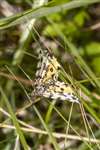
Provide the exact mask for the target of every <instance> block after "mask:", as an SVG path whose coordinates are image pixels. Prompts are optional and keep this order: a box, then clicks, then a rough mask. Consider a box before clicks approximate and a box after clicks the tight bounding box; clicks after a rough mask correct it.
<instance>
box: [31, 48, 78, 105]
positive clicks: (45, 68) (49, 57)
mask: <svg viewBox="0 0 100 150" xmlns="http://www.w3.org/2000/svg"><path fill="white" fill-rule="evenodd" d="M60 70H61V65H60V64H59V63H58V61H57V59H56V58H55V57H54V55H53V54H52V53H51V51H49V50H39V62H38V65H37V71H36V79H35V83H34V90H33V92H32V97H36V96H40V97H46V98H50V99H59V100H68V101H70V102H76V103H79V99H78V97H77V96H76V95H75V93H74V91H73V88H72V87H71V85H69V84H67V83H65V82H62V81H59V80H58V76H59V71H60Z"/></svg>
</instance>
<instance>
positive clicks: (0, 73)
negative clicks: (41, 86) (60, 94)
mask: <svg viewBox="0 0 100 150" xmlns="http://www.w3.org/2000/svg"><path fill="white" fill-rule="evenodd" d="M7 2H8V4H9V5H10V6H11V7H12V8H14V7H13V5H14V6H15V7H18V5H19V7H20V8H22V9H24V6H26V7H25V10H23V12H20V13H18V12H17V13H16V14H13V15H12V16H9V17H6V16H4V17H5V18H4V17H3V18H2V19H1V20H0V34H1V35H0V40H1V41H2V43H1V44H0V93H1V95H0V96H1V97H0V98H1V100H0V128H1V130H0V149H2V150H4V149H7V150H10V149H12V147H13V148H15V149H18V148H19V147H23V149H25V150H27V149H29V148H31V149H40V147H42V146H43V147H46V149H47V148H48V147H49V148H52V147H53V149H56V150H60V149H67V150H69V149H71V150H75V149H78V150H90V149H91V150H97V149H98V150H99V149H100V145H99V144H100V140H99V139H100V129H99V124H100V115H99V114H100V107H99V106H100V102H99V100H100V80H99V77H100V72H99V69H98V66H99V64H100V62H99V61H97V58H99V57H100V56H99V54H100V53H99V52H98V55H97V53H96V51H95V50H96V49H99V47H100V43H99V42H98V41H99V40H100V39H99V36H98V32H99V30H98V28H97V29H96V30H95V31H94V30H91V29H90V28H89V27H88V26H87V24H89V25H90V27H91V26H92V24H96V22H95V21H94V20H92V17H95V18H99V17H98V16H99V14H98V15H96V14H95V13H93V11H91V10H94V11H96V8H98V7H99V2H100V1H99V0H84V1H83V0H77V1H71V0H68V1H66V0H63V1H62V2H61V1H57V0H55V1H51V2H49V3H48V4H46V1H44V2H43V3H42V4H40V3H37V5H34V4H32V3H31V1H30V3H29V2H28V3H27V1H25V2H19V4H18V5H17V0H15V1H14V2H13V3H11V2H9V1H7ZM37 2H38V1H37ZM39 2H40V1H39ZM30 4H31V5H30ZM30 6H31V7H30ZM3 9H4V8H3ZM5 9H7V8H6V6H5ZM1 11H2V10H1ZM9 11H11V10H10V9H9ZM2 12H3V11H2ZM93 15H94V16H93ZM25 22H27V25H26V27H24V26H23V25H24V24H25ZM22 26H23V29H22ZM93 43H95V44H93ZM91 45H93V47H92V48H91ZM39 48H41V49H51V50H52V51H53V53H54V56H55V57H57V60H58V62H59V63H61V64H62V70H61V74H60V75H59V76H60V80H63V81H64V82H68V83H69V84H72V85H73V88H74V91H75V92H76V94H77V96H78V97H79V98H80V104H71V103H70V102H67V101H66V102H65V101H58V100H57V101H55V100H54V101H51V100H50V99H46V98H41V97H40V98H39V99H38V98H36V99H35V101H37V102H35V101H30V99H31V98H30V95H31V92H32V90H33V88H34V79H35V72H36V65H37V62H38V55H37V49H39ZM91 53H92V57H91ZM10 140H11V142H10ZM17 142H18V143H19V144H17ZM62 145H63V146H62ZM62 147H63V148H62ZM49 148H48V149H49Z"/></svg>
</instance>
